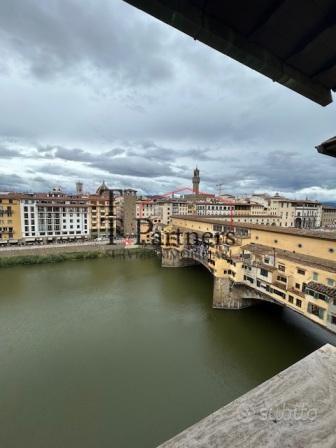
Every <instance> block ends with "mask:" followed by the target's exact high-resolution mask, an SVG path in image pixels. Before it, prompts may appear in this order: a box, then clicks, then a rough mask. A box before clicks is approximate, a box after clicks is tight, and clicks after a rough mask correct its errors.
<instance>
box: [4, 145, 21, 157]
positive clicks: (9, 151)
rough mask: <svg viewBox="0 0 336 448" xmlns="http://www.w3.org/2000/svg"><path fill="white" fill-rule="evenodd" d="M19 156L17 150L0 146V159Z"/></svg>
mask: <svg viewBox="0 0 336 448" xmlns="http://www.w3.org/2000/svg"><path fill="white" fill-rule="evenodd" d="M19 156H20V152H19V151H16V150H14V149H9V148H6V147H3V146H0V159H13V158H14V157H19Z"/></svg>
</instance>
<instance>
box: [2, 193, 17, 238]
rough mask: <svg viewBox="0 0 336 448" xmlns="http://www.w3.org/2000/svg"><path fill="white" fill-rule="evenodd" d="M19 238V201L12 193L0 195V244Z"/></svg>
mask: <svg viewBox="0 0 336 448" xmlns="http://www.w3.org/2000/svg"><path fill="white" fill-rule="evenodd" d="M20 238H21V214H20V200H19V198H18V197H17V196H16V195H15V194H12V193H8V194H0V244H1V243H7V242H9V241H10V242H16V241H18V240H19V239H20Z"/></svg>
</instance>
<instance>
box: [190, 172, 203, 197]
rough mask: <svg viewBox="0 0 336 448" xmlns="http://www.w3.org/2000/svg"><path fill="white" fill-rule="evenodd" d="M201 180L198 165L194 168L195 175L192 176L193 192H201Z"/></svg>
mask: <svg viewBox="0 0 336 448" xmlns="http://www.w3.org/2000/svg"><path fill="white" fill-rule="evenodd" d="M200 181H201V179H200V172H199V169H198V168H197V166H196V168H195V169H194V175H193V178H192V183H193V193H194V194H199V184H200Z"/></svg>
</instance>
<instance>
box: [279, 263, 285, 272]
mask: <svg viewBox="0 0 336 448" xmlns="http://www.w3.org/2000/svg"><path fill="white" fill-rule="evenodd" d="M278 269H279V271H282V272H285V271H286V266H284V265H283V264H279V265H278Z"/></svg>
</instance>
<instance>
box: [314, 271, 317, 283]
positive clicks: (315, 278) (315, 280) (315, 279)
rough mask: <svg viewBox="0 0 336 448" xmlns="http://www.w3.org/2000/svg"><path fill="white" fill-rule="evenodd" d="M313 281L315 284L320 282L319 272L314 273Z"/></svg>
mask: <svg viewBox="0 0 336 448" xmlns="http://www.w3.org/2000/svg"><path fill="white" fill-rule="evenodd" d="M313 280H314V282H317V281H318V273H317V272H313Z"/></svg>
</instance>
